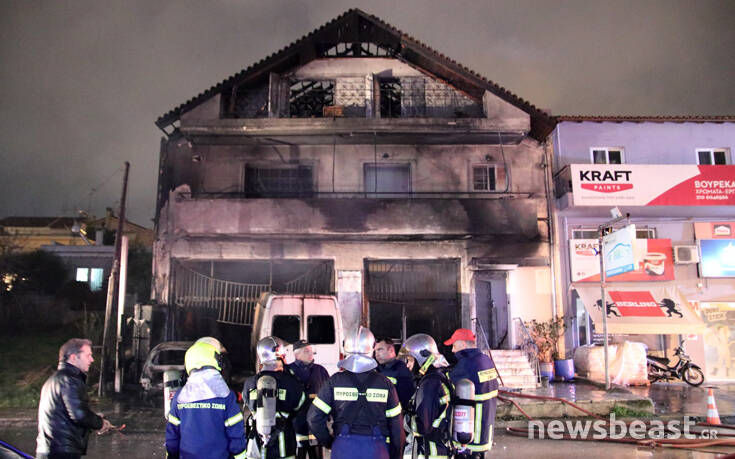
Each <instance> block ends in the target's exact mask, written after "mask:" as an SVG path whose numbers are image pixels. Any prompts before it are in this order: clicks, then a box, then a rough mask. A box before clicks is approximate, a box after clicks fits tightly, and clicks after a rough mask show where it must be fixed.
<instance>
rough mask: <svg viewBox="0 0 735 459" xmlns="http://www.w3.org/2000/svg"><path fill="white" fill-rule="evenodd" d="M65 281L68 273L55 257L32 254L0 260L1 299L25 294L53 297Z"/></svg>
mask: <svg viewBox="0 0 735 459" xmlns="http://www.w3.org/2000/svg"><path fill="white" fill-rule="evenodd" d="M68 277H69V269H68V268H67V267H66V265H65V264H64V262H63V260H62V259H61V257H59V256H58V255H56V254H53V253H49V252H44V251H43V250H36V251H34V252H26V253H11V254H6V255H3V256H2V257H0V280H3V279H5V282H3V284H2V286H3V288H2V289H0V293H2V294H3V295H5V296H7V295H17V294H23V293H28V292H33V293H40V294H46V295H54V294H56V293H57V292H58V291H59V290H60V289H61V286H62V285H64V283H65V282H66V279H67V278H68Z"/></svg>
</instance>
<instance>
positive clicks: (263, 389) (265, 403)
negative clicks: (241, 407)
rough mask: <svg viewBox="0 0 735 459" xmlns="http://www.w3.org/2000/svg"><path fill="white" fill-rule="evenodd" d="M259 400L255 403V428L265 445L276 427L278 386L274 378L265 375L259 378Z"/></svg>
mask: <svg viewBox="0 0 735 459" xmlns="http://www.w3.org/2000/svg"><path fill="white" fill-rule="evenodd" d="M257 390H258V398H257V400H256V402H255V428H256V429H257V431H258V435H260V437H261V438H262V439H263V442H264V443H267V442H268V439H269V438H270V435H271V432H272V431H273V428H274V427H275V426H276V400H277V398H278V384H277V382H276V378H274V377H273V376H268V375H264V376H261V377H260V378H258V385H257Z"/></svg>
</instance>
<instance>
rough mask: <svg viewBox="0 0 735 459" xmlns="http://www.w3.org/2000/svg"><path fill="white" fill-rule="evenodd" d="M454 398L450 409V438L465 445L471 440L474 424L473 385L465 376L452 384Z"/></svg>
mask: <svg viewBox="0 0 735 459" xmlns="http://www.w3.org/2000/svg"><path fill="white" fill-rule="evenodd" d="M454 392H455V395H456V399H455V401H454V408H453V409H452V439H453V440H454V441H456V442H457V443H460V444H462V445H466V444H468V443H470V442H471V441H472V438H473V435H474V430H475V429H474V426H475V385H474V384H473V383H472V381H470V380H469V379H467V378H463V379H460V380H459V381H457V382H456V383H455V384H454Z"/></svg>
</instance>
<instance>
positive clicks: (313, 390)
mask: <svg viewBox="0 0 735 459" xmlns="http://www.w3.org/2000/svg"><path fill="white" fill-rule="evenodd" d="M288 371H289V373H291V374H292V375H293V376H294V377H295V378H296V379H297V380H298V381H299V382H300V383H301V384H303V385H304V393H305V394H306V401H305V402H304V406H302V407H301V409H300V410H299V412H298V413H296V417H295V418H294V420H293V426H294V430H296V443H298V444H299V446H307V445H309V441H310V440H313V443H314V444H316V437H314V435H310V434H309V424H308V423H307V422H306V413H307V412H308V411H309V407H311V402H312V401H313V400H314V398H316V394H318V393H319V389H320V388H321V387H322V384H324V383H325V382H327V380H328V379H329V372H328V371H327V369H326V368H324V367H323V366H321V365H319V364H317V363H314V362H312V363H304V362H301V361H300V360H296V361H295V362H294V363H291V364H289V365H288Z"/></svg>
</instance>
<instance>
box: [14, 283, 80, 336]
mask: <svg viewBox="0 0 735 459" xmlns="http://www.w3.org/2000/svg"><path fill="white" fill-rule="evenodd" d="M68 316H69V308H68V307H67V306H66V304H65V302H63V301H60V300H57V299H56V298H54V297H51V296H48V295H38V294H35V293H22V294H15V295H4V296H3V295H0V330H3V331H6V332H7V333H8V334H13V333H17V334H22V333H24V332H26V331H38V330H52V329H55V328H59V327H60V326H62V325H63V324H64V322H65V321H66V320H68Z"/></svg>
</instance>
